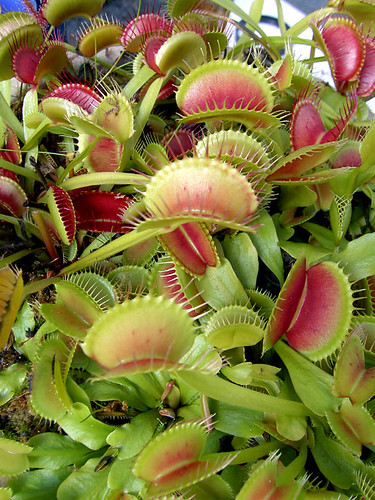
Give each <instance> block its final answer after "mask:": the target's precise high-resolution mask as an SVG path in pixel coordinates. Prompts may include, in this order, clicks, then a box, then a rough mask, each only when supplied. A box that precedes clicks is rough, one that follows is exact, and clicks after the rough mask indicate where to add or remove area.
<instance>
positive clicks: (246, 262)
mask: <svg viewBox="0 0 375 500" xmlns="http://www.w3.org/2000/svg"><path fill="white" fill-rule="evenodd" d="M221 244H222V247H223V250H224V253H225V257H226V258H227V259H228V260H229V262H230V263H231V264H232V267H233V270H234V272H235V273H236V275H237V277H238V279H239V280H240V281H241V283H242V285H243V286H244V287H245V288H255V286H256V281H257V276H258V270H259V262H258V252H257V251H256V248H255V246H254V244H253V242H252V241H251V238H250V237H249V235H248V234H246V233H237V234H236V235H235V236H226V237H225V238H224V240H223V241H222V242H221Z"/></svg>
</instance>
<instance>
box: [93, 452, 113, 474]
mask: <svg viewBox="0 0 375 500" xmlns="http://www.w3.org/2000/svg"><path fill="white" fill-rule="evenodd" d="M117 454H118V451H117V450H115V451H114V453H113V454H112V455H105V456H104V457H102V458H101V459H100V461H99V463H98V465H97V466H96V467H95V469H94V472H100V471H102V470H105V469H106V468H107V467H109V466H110V465H111V463H112V462H113V461H114V459H115V458H116V457H117Z"/></svg>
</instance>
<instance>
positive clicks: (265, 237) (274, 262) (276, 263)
mask: <svg viewBox="0 0 375 500" xmlns="http://www.w3.org/2000/svg"><path fill="white" fill-rule="evenodd" d="M256 222H257V224H260V227H259V228H258V229H257V232H256V233H250V234H249V236H250V239H251V241H252V242H253V243H254V246H255V248H256V249H257V251H258V254H259V257H260V258H261V260H262V261H263V262H264V263H265V265H266V266H267V267H268V268H269V269H270V270H271V271H272V272H273V274H274V275H275V276H276V278H277V279H278V280H279V282H280V284H281V285H282V284H283V283H284V265H283V259H282V256H281V250H280V247H279V245H278V236H277V232H276V229H275V225H274V223H273V220H272V217H271V216H270V214H269V213H268V212H265V211H264V212H263V213H262V214H261V215H260V216H259V217H258V219H257V220H256Z"/></svg>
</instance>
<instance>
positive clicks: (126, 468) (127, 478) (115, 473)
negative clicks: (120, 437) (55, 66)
mask: <svg viewBox="0 0 375 500" xmlns="http://www.w3.org/2000/svg"><path fill="white" fill-rule="evenodd" d="M133 466H134V459H133V458H129V459H127V460H121V459H120V458H119V457H117V459H116V461H115V462H114V463H113V465H112V467H111V469H110V471H109V474H108V486H109V487H110V488H112V489H113V490H120V491H126V492H127V493H134V494H137V493H139V492H140V491H141V489H142V487H143V486H144V484H145V482H144V481H143V480H142V479H139V478H138V477H135V476H134V474H133V471H132V469H133ZM125 498H126V500H128V496H127V495H126V496H125ZM137 498H138V497H137ZM129 500H130V498H129Z"/></svg>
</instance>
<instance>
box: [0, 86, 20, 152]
mask: <svg viewBox="0 0 375 500" xmlns="http://www.w3.org/2000/svg"><path fill="white" fill-rule="evenodd" d="M0 110H1V118H2V119H3V120H4V122H5V123H6V124H7V125H9V127H10V128H11V129H12V130H13V132H14V133H15V134H16V136H17V137H18V139H19V140H20V141H22V142H25V136H24V134H23V126H22V123H21V122H20V121H19V120H18V118H17V117H16V115H15V114H14V113H13V111H12V110H11V108H10V106H9V105H8V103H7V102H6V100H5V99H4V96H3V94H2V93H1V92H0Z"/></svg>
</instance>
